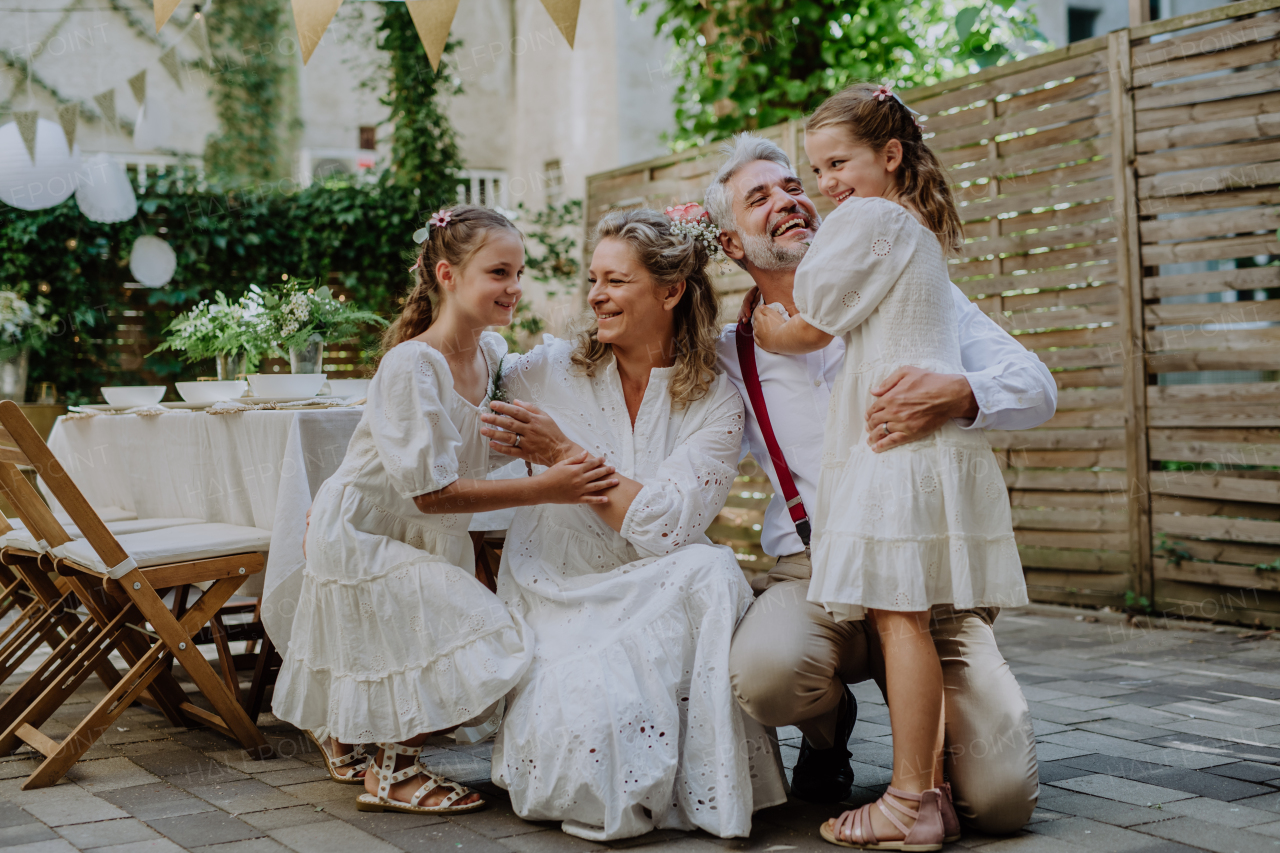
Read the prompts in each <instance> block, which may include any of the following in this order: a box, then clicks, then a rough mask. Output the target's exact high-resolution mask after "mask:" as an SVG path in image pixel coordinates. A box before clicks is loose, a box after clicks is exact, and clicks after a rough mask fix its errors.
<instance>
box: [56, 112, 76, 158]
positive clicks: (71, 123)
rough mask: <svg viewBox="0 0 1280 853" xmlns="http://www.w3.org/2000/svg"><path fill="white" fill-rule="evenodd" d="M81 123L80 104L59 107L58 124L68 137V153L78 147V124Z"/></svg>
mask: <svg viewBox="0 0 1280 853" xmlns="http://www.w3.org/2000/svg"><path fill="white" fill-rule="evenodd" d="M78 121H80V105H79V104H63V105H62V106H60V107H58V124H60V125H62V132H63V134H65V135H66V137H67V151H68V152H70V151H71V150H72V149H74V148H75V147H76V122H78Z"/></svg>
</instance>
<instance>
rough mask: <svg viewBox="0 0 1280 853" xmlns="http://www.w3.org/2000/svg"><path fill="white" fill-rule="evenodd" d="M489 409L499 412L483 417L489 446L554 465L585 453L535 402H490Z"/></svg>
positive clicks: (484, 432)
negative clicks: (513, 403)
mask: <svg viewBox="0 0 1280 853" xmlns="http://www.w3.org/2000/svg"><path fill="white" fill-rule="evenodd" d="M489 408H491V409H493V410H494V411H495V412H497V414H494V415H481V416H480V420H482V421H484V422H485V423H486V424H488V425H489V426H488V427H482V428H481V429H480V434H481V435H483V436H484V437H486V438H488V439H489V446H490V447H492V448H493V449H494V450H496V451H498V452H499V453H502V454H505V455H507V456H515V457H517V458H519V459H523V460H525V461H526V462H533V463H535V464H537V465H544V466H546V467H551V466H552V465H555V464H556V463H557V462H561V461H563V460H565V459H568V458H570V457H573V456H577V455H578V454H580V453H582V452H583V450H582V448H581V447H579V446H578V445H576V444H574V443H573V442H572V441H570V440H569V439H568V438H566V437H565V434H564V433H563V432H561V431H560V427H558V426H556V422H555V421H554V420H552V418H551V416H550V415H548V414H546V413H545V412H543V411H542V410H541V409H539V408H538V407H537V406H535V405H533V404H532V403H524V402H521V401H520V400H516V402H515V405H512V404H510V403H496V402H495V403H490V404H489ZM495 427H497V428H496V429H495Z"/></svg>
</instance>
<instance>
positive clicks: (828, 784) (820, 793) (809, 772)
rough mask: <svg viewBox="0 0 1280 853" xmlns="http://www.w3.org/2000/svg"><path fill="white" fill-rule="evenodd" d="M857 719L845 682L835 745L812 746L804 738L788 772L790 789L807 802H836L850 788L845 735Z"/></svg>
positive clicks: (851, 770) (843, 798)
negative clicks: (791, 769) (794, 762)
mask: <svg viewBox="0 0 1280 853" xmlns="http://www.w3.org/2000/svg"><path fill="white" fill-rule="evenodd" d="M857 719H858V700H857V699H854V698H853V692H852V691H851V690H849V688H848V687H847V686H846V687H845V689H844V696H843V697H842V698H841V700H840V712H839V715H838V716H837V717H836V734H835V746H833V747H831V748H830V749H814V748H813V747H812V746H810V745H809V741H808V740H805V741H803V742H802V743H801V744H800V758H799V759H798V760H797V761H796V768H795V770H794V771H793V772H792V774H791V793H793V794H795V795H796V797H797V798H799V799H801V800H804V801H806V802H810V803H839V802H842V801H844V800H847V799H848V798H849V794H850V793H851V792H852V791H853V767H852V766H851V765H850V763H849V760H850V758H851V757H852V754H851V753H850V752H849V738H850V736H852V734H853V724H854V723H855V722H857Z"/></svg>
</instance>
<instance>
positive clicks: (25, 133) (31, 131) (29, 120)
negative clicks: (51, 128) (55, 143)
mask: <svg viewBox="0 0 1280 853" xmlns="http://www.w3.org/2000/svg"><path fill="white" fill-rule="evenodd" d="M39 118H40V111H39V110H14V111H13V120H14V121H16V122H17V123H18V132H19V133H21V134H22V144H23V145H25V146H27V153H28V154H30V155H31V162H32V163H34V162H35V161H36V121H38V120H39Z"/></svg>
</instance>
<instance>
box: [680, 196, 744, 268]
mask: <svg viewBox="0 0 1280 853" xmlns="http://www.w3.org/2000/svg"><path fill="white" fill-rule="evenodd" d="M665 212H666V214H667V216H668V217H670V218H671V230H672V231H674V232H675V233H677V234H683V235H684V236H686V237H691V238H693V239H694V240H697V241H698V242H699V243H701V244H702V245H703V246H704V247H705V248H706V250H707V254H708V255H710V256H711V260H712V262H713V263H717V264H720V263H724V262H726V261H728V260H729V259H728V257H727V256H726V255H725V253H724V249H723V248H722V247H721V246H720V228H719V226H717V225H716V224H715V223H713V222H712V221H711V214H710V213H708V212H707V210H706V208H704V207H703V206H702V205H700V204H698V203H697V202H696V201H689V202H685V203H684V204H677V205H676V206H675V207H668V208H667V209H666V211H665Z"/></svg>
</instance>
